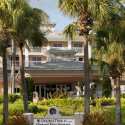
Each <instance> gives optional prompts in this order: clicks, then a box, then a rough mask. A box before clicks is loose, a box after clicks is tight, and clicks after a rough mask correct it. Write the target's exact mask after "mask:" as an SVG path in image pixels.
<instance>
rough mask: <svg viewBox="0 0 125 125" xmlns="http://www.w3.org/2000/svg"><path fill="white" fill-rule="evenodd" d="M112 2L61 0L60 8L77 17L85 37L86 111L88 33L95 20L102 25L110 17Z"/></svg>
mask: <svg viewBox="0 0 125 125" xmlns="http://www.w3.org/2000/svg"><path fill="white" fill-rule="evenodd" d="M111 2H112V1H108V0H100V1H96V0H91V1H90V0H84V1H83V0H59V8H60V10H61V11H62V12H63V13H64V14H65V15H68V16H71V17H74V18H75V19H77V25H78V27H79V31H80V33H79V34H80V35H82V36H83V37H84V38H83V40H84V76H85V100H84V107H85V108H84V113H85V114H88V113H89V112H90V106H89V104H90V94H89V91H90V80H89V59H88V34H89V30H90V28H91V25H92V24H93V20H94V21H98V26H101V25H102V24H103V23H104V21H105V20H107V19H108V17H109V13H110V10H111V6H110V5H111Z"/></svg>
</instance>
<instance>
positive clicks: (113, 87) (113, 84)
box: [110, 77, 115, 97]
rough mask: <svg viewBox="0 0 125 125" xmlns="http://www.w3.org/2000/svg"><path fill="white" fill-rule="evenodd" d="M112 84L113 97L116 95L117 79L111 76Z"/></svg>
mask: <svg viewBox="0 0 125 125" xmlns="http://www.w3.org/2000/svg"><path fill="white" fill-rule="evenodd" d="M110 81H111V86H112V97H115V80H114V79H113V78H112V77H111V78H110Z"/></svg>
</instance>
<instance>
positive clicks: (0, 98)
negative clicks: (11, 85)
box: [0, 95, 3, 103]
mask: <svg viewBox="0 0 125 125" xmlns="http://www.w3.org/2000/svg"><path fill="white" fill-rule="evenodd" d="M0 103H3V96H2V95H1V96H0Z"/></svg>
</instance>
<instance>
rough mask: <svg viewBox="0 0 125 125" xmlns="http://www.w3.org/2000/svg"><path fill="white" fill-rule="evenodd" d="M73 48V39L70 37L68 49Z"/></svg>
mask: <svg viewBox="0 0 125 125" xmlns="http://www.w3.org/2000/svg"><path fill="white" fill-rule="evenodd" d="M71 48H72V40H71V39H70V38H68V49H71Z"/></svg>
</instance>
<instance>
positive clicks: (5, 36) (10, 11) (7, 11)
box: [0, 0, 23, 125]
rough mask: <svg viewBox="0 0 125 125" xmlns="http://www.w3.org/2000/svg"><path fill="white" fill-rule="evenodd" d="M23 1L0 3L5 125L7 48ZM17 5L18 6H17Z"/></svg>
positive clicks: (2, 0) (5, 123)
mask: <svg viewBox="0 0 125 125" xmlns="http://www.w3.org/2000/svg"><path fill="white" fill-rule="evenodd" d="M22 3H23V0H20V1H18V0H15V1H10V0H1V2H0V41H1V46H2V47H1V48H2V54H3V55H2V56H3V86H4V93H3V95H4V99H3V125H7V122H8V71H7V47H8V43H9V42H10V40H11V39H12V36H13V33H14V27H15V24H16V22H17V20H18V15H19V14H20V10H21V7H22V5H21V4H22ZM15 5H16V6H15Z"/></svg>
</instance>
